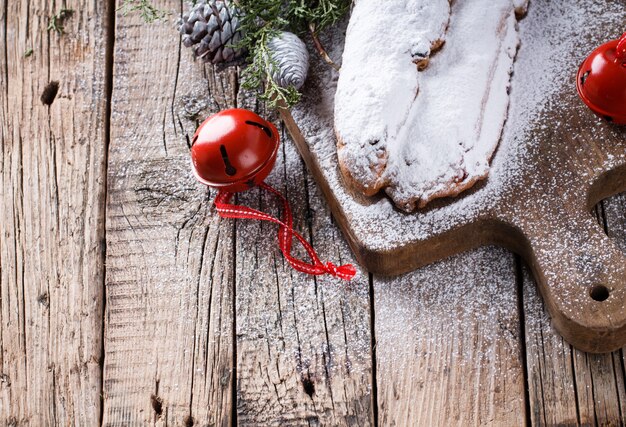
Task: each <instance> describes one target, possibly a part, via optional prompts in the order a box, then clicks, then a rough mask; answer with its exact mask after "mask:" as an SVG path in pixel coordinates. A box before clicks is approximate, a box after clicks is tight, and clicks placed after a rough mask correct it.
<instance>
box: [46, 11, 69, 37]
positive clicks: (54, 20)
mask: <svg viewBox="0 0 626 427" xmlns="http://www.w3.org/2000/svg"><path fill="white" fill-rule="evenodd" d="M73 14H74V10H73V9H68V8H66V7H62V8H61V9H59V11H58V12H57V13H55V14H54V15H51V16H50V17H49V18H48V31H56V32H57V33H58V34H63V33H64V32H65V28H64V25H65V20H66V19H67V18H69V17H70V16H72V15H73Z"/></svg>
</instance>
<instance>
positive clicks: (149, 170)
mask: <svg viewBox="0 0 626 427" xmlns="http://www.w3.org/2000/svg"><path fill="white" fill-rule="evenodd" d="M157 6H158V7H160V8H163V9H165V10H168V11H172V13H173V14H177V13H180V7H181V5H180V3H178V2H173V1H172V2H158V4H157ZM117 18H118V19H117V25H116V32H115V37H116V38H115V66H114V82H113V87H114V90H113V99H112V117H111V145H110V154H109V170H108V203H107V260H106V302H107V304H106V319H105V321H106V324H105V366H104V392H103V395H104V420H103V423H104V425H135V424H155V425H191V424H192V423H193V424H195V425H228V424H229V423H230V420H231V412H232V410H231V408H232V401H231V396H232V387H233V382H234V375H233V372H232V363H233V360H232V359H233V345H234V342H233V304H234V302H233V295H234V294H233V285H234V282H233V281H234V276H233V263H234V259H233V251H234V234H233V230H234V229H233V224H232V223H230V222H228V221H220V220H219V219H218V218H217V217H216V216H215V215H214V214H213V213H212V211H211V203H210V194H209V192H208V191H207V189H206V188H205V187H203V186H201V185H198V184H197V182H196V180H195V179H194V178H193V176H192V173H191V170H190V162H189V144H190V142H189V141H190V139H191V135H193V132H194V131H195V128H196V126H197V121H196V118H197V117H198V115H200V116H202V115H206V114H209V113H210V112H215V111H217V110H219V109H222V108H226V107H228V106H232V105H234V102H235V96H236V87H235V85H233V81H236V80H235V79H236V70H235V69H229V70H226V71H224V72H216V70H214V69H213V68H212V67H211V66H205V65H203V64H202V63H200V62H197V63H195V62H193V61H192V60H191V56H190V55H187V54H185V55H182V52H181V46H180V43H179V39H178V38H177V37H173V36H172V34H173V31H174V30H173V29H172V28H171V25H170V24H169V22H161V23H155V24H153V25H149V26H148V25H143V24H141V18H140V17H139V16H137V15H134V16H128V17H124V16H121V15H119V14H118V17H117ZM185 53H188V52H185Z"/></svg>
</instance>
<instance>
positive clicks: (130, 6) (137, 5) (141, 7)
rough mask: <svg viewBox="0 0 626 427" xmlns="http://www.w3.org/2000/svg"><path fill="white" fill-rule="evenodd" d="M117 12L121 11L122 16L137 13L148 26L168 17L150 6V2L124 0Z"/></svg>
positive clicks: (163, 12)
mask: <svg viewBox="0 0 626 427" xmlns="http://www.w3.org/2000/svg"><path fill="white" fill-rule="evenodd" d="M118 10H119V11H121V12H122V14H123V15H128V14H129V13H134V12H138V13H139V16H141V18H142V19H143V20H144V21H145V22H146V23H148V24H150V23H152V22H154V21H160V20H161V19H164V18H165V17H166V16H167V15H169V13H168V12H166V11H165V10H162V9H159V8H158V7H156V6H155V5H154V4H152V2H151V1H150V0H124V1H123V3H122V5H121V6H120V7H119V8H118Z"/></svg>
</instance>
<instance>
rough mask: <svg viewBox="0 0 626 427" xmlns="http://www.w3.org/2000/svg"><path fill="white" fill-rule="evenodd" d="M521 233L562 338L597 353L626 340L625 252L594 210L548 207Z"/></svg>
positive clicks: (541, 290) (616, 347) (613, 348)
mask: <svg viewBox="0 0 626 427" xmlns="http://www.w3.org/2000/svg"><path fill="white" fill-rule="evenodd" d="M523 233H524V235H525V236H526V237H527V239H528V243H529V247H530V253H529V254H528V256H527V258H528V262H529V263H530V265H531V268H532V269H533V271H534V273H535V278H536V279H537V282H538V286H539V289H540V292H541V294H542V295H543V298H544V302H545V304H546V306H547V308H548V311H549V312H550V314H551V317H552V322H553V325H554V327H555V328H556V329H557V330H558V331H559V332H560V333H561V334H562V335H563V337H564V338H565V339H566V340H567V341H568V342H570V343H571V344H573V345H574V346H575V347H577V348H579V349H581V350H585V351H589V352H593V353H603V352H609V351H613V350H616V349H618V348H619V347H620V346H621V345H622V344H623V343H624V342H626V306H625V304H626V256H625V255H624V254H623V253H622V251H621V250H620V249H619V247H618V246H617V245H616V244H615V242H614V241H613V240H612V239H610V238H609V237H608V236H607V235H606V234H605V233H604V231H603V230H602V228H601V227H600V226H599V225H598V223H597V221H596V220H595V218H594V217H593V216H592V215H591V213H589V212H585V211H583V210H581V212H575V213H572V212H564V211H563V210H560V211H555V212H553V213H552V214H551V215H550V214H548V215H545V212H544V215H543V216H542V217H541V219H540V220H537V221H530V222H529V223H528V225H527V227H526V230H523Z"/></svg>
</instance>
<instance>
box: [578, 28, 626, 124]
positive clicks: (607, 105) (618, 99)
mask: <svg viewBox="0 0 626 427" xmlns="http://www.w3.org/2000/svg"><path fill="white" fill-rule="evenodd" d="M576 88H577V89H578V94H579V95H580V97H581V98H582V100H583V101H584V102H585V104H587V106H588V107H589V108H590V109H591V110H592V111H593V112H594V113H596V114H597V115H598V116H600V117H603V118H604V119H606V120H608V121H609V122H613V123H616V124H619V125H624V124H626V33H624V34H623V35H622V37H621V38H620V39H619V40H612V41H610V42H608V43H604V44H603V45H601V46H600V47H598V48H597V49H596V50H594V51H593V52H592V53H591V54H590V55H589V56H588V57H587V59H585V60H584V61H583V63H582V64H581V65H580V68H579V70H578V74H577V76H576Z"/></svg>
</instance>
